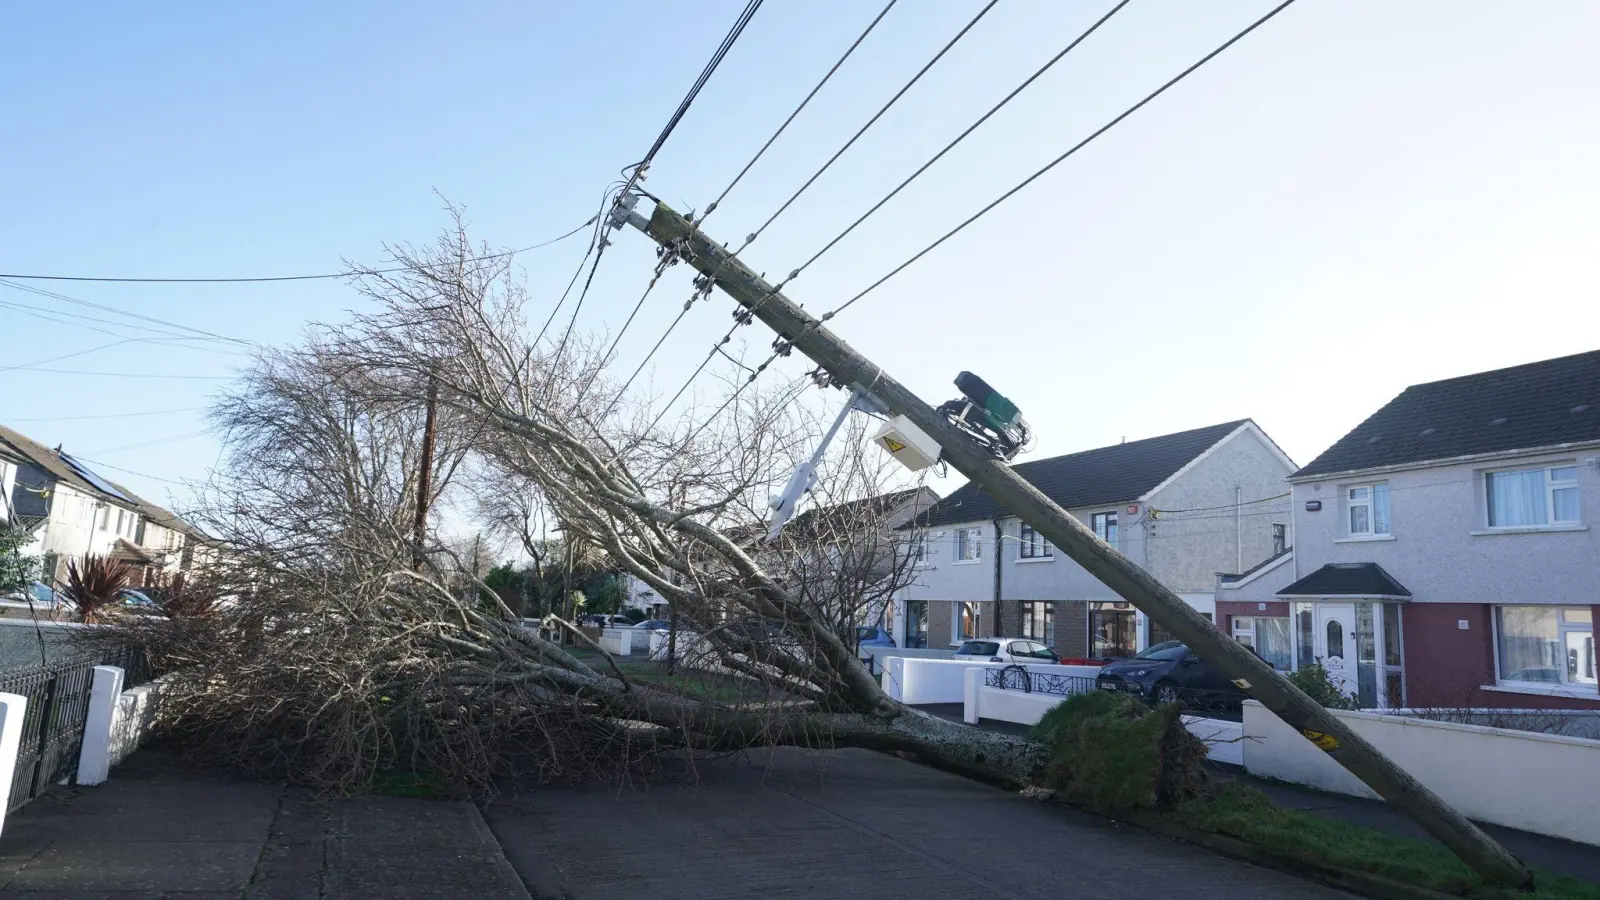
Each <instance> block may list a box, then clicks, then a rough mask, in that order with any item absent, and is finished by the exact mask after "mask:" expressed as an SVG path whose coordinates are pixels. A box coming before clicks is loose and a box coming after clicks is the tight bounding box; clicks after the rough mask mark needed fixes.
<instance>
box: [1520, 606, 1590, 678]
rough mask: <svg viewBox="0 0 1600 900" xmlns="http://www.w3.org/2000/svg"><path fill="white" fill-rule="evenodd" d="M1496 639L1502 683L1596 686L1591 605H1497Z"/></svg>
mask: <svg viewBox="0 0 1600 900" xmlns="http://www.w3.org/2000/svg"><path fill="white" fill-rule="evenodd" d="M1495 638H1496V641H1497V646H1498V648H1499V652H1500V671H1499V677H1500V680H1501V681H1515V682H1523V683H1531V684H1588V685H1592V684H1595V683H1596V678H1595V674H1596V673H1595V660H1594V613H1593V611H1592V610H1590V609H1589V608H1587V607H1581V606H1580V607H1565V608H1564V607H1559V606H1502V607H1499V608H1497V609H1496V610H1495Z"/></svg>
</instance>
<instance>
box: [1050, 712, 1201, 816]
mask: <svg viewBox="0 0 1600 900" xmlns="http://www.w3.org/2000/svg"><path fill="white" fill-rule="evenodd" d="M1033 735H1034V737H1036V738H1038V739H1040V740H1043V741H1045V742H1047V743H1049V744H1050V745H1051V751H1052V756H1051V761H1050V764H1049V766H1048V767H1047V769H1046V771H1045V777H1044V781H1045V784H1046V785H1047V786H1048V787H1052V788H1055V789H1056V790H1058V791H1060V792H1061V793H1062V794H1063V795H1064V796H1065V797H1066V798H1067V799H1069V800H1073V801H1075V802H1079V803H1083V804H1085V805H1088V806H1091V807H1093V808H1095V809H1100V810H1104V811H1108V812H1109V811H1114V810H1118V809H1132V808H1151V807H1170V806H1172V805H1174V804H1177V803H1180V802H1182V801H1184V800H1187V799H1189V798H1191V797H1194V796H1197V795H1198V794H1199V793H1200V792H1201V791H1202V790H1203V789H1204V788H1205V785H1206V781H1207V777H1206V772H1205V760H1206V748H1205V744H1203V743H1201V742H1200V740H1199V739H1198V738H1196V737H1195V736H1194V735H1192V734H1190V733H1189V730H1188V729H1187V728H1184V727H1183V721H1182V712H1181V710H1180V709H1179V707H1178V706H1177V705H1175V704H1167V705H1163V706H1159V707H1156V708H1155V709H1151V708H1150V707H1148V706H1146V705H1144V704H1143V703H1141V702H1139V701H1138V700H1136V699H1135V698H1133V697H1129V696H1127V695H1126V694H1117V693H1111V692H1107V691H1096V692H1094V693H1089V694H1078V695H1075V696H1073V697H1069V698H1067V700H1065V701H1064V702H1062V703H1061V704H1060V705H1059V706H1057V707H1056V708H1054V709H1052V710H1050V711H1049V712H1048V713H1046V714H1045V715H1044V717H1043V718H1041V719H1040V720H1039V724H1038V725H1036V726H1034V732H1033Z"/></svg>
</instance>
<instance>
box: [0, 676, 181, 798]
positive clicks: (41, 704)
mask: <svg viewBox="0 0 1600 900" xmlns="http://www.w3.org/2000/svg"><path fill="white" fill-rule="evenodd" d="M95 666H118V667H120V668H121V669H122V670H123V671H124V672H125V673H126V674H125V681H124V686H125V687H133V686H136V685H139V684H143V683H145V682H147V681H149V680H150V667H149V665H148V662H147V661H146V660H145V658H144V654H142V653H140V652H138V651H137V650H134V649H132V648H121V649H118V650H112V651H109V652H105V653H79V654H74V655H72V656H64V657H59V658H57V659H54V660H51V661H49V662H47V663H45V664H44V665H39V666H29V667H22V668H14V669H9V670H6V671H4V672H0V693H7V694H20V695H22V696H23V697H25V698H27V701H28V708H27V710H26V712H25V714H24V716H23V726H22V737H21V740H20V741H19V742H18V744H17V766H16V770H15V772H14V773H13V775H12V779H11V802H10V804H9V805H8V807H7V810H6V811H7V812H12V811H14V810H16V809H18V808H20V807H22V806H23V805H24V804H26V803H27V802H28V801H30V800H32V799H33V798H35V797H37V796H39V795H40V794H41V793H43V792H44V791H45V790H46V789H48V788H49V787H50V785H52V784H55V783H57V782H59V781H62V780H70V779H72V778H75V777H77V773H78V753H79V751H80V750H81V749H82V747H83V728H84V722H85V720H86V719H87V718H88V716H89V693H90V690H91V689H92V688H93V686H94V667H95Z"/></svg>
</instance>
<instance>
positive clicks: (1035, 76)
mask: <svg viewBox="0 0 1600 900" xmlns="http://www.w3.org/2000/svg"><path fill="white" fill-rule="evenodd" d="M1129 2H1130V0H1121V2H1119V3H1118V4H1117V5H1116V6H1113V7H1112V8H1111V11H1110V12H1108V13H1106V14H1105V15H1103V16H1101V17H1100V18H1099V19H1097V20H1096V21H1095V23H1094V24H1093V25H1090V26H1089V28H1088V29H1087V30H1086V31H1084V32H1083V33H1082V34H1080V35H1078V36H1077V37H1076V38H1074V39H1073V40H1072V43H1070V44H1068V45H1067V46H1066V47H1065V48H1063V49H1062V51H1061V52H1060V53H1057V54H1056V55H1055V56H1053V57H1051V58H1050V59H1049V60H1048V61H1047V62H1045V64H1044V65H1043V66H1040V67H1039V69H1038V71H1036V72H1034V73H1033V74H1032V75H1029V76H1028V78H1027V80H1025V81H1023V82H1022V83H1021V84H1019V85H1017V86H1016V88H1014V89H1013V90H1012V91H1011V93H1009V94H1007V95H1005V97H1003V98H1001V100H1000V102H999V103H996V104H995V105H994V106H993V107H991V108H990V109H989V111H988V112H986V113H984V114H983V115H982V116H980V117H979V118H978V121H976V122H973V123H972V124H971V125H968V126H967V129H966V130H965V131H963V132H961V133H960V134H958V135H956V137H955V140H953V141H951V142H950V143H948V144H945V145H944V148H943V149H941V150H940V151H939V152H938V153H935V154H934V155H933V156H932V157H930V158H929V159H928V161H927V162H925V163H923V164H922V165H921V166H919V167H918V168H917V170H916V171H915V172H912V173H911V174H910V175H908V176H906V179H905V180H904V181H902V182H900V183H899V184H898V185H896V186H895V189H894V190H892V191H890V192H889V193H887V194H885V195H884V197H883V199H882V200H879V201H878V202H877V203H874V204H873V205H872V208H870V209H868V210H867V211H866V212H864V213H862V214H861V217H860V218H858V219H856V220H855V221H854V222H851V223H850V227H848V228H846V229H845V230H844V231H841V232H839V235H838V236H837V237H835V238H834V239H833V240H831V241H829V242H828V243H827V244H826V245H825V246H824V247H823V248H822V249H821V250H818V251H817V252H816V253H815V254H813V255H812V257H811V258H810V259H808V260H806V261H805V262H804V263H802V264H801V265H800V267H799V268H798V269H795V270H794V271H793V272H792V273H790V275H789V277H788V278H786V279H784V283H785V284H787V283H788V282H790V281H793V280H794V279H795V278H797V277H799V275H800V273H801V272H804V271H805V270H806V269H808V268H810V266H811V264H812V263H814V262H816V261H817V260H818V259H820V258H822V255H823V254H824V253H827V252H828V251H829V250H832V249H833V247H834V245H835V244H837V243H839V242H840V241H842V240H844V239H845V236H846V235H848V234H850V232H852V231H855V230H856V227H857V226H859V225H860V224H861V223H862V222H865V221H866V220H867V219H868V218H870V217H871V216H872V214H873V213H876V212H877V211H878V210H879V209H882V208H883V205H884V204H885V203H888V202H889V201H890V200H892V199H894V197H895V195H897V194H899V193H900V192H901V191H902V190H904V189H905V187H906V185H909V184H910V183H911V182H913V181H915V180H917V179H918V178H919V177H921V176H922V173H924V172H926V171H928V169H929V168H930V167H931V166H932V165H933V164H934V163H936V162H938V161H939V160H940V159H943V158H944V155H945V154H946V153H949V152H950V151H951V150H953V149H955V147H956V145H957V144H959V143H961V142H962V141H964V140H966V139H967V136H968V135H970V134H972V133H973V132H974V131H977V130H978V128H979V127H980V126H982V125H983V123H985V122H987V121H989V118H990V117H991V116H993V115H994V114H995V113H997V112H999V111H1000V110H1001V109H1003V108H1004V107H1005V106H1006V104H1008V103H1010V102H1011V101H1012V100H1013V99H1015V98H1016V96H1017V95H1018V94H1020V93H1022V92H1023V91H1025V90H1027V89H1028V86H1029V85H1031V84H1033V83H1034V82H1035V81H1037V80H1038V78H1039V76H1041V75H1043V74H1044V73H1045V72H1048V71H1049V70H1050V69H1051V67H1053V66H1054V65H1055V64H1056V63H1058V62H1060V61H1061V60H1062V59H1063V58H1065V57H1066V55H1067V54H1068V53H1071V52H1072V50H1073V48H1075V47H1077V46H1078V45H1079V44H1081V43H1083V41H1084V39H1086V38H1088V37H1089V35H1091V34H1094V33H1095V31H1097V30H1098V29H1099V28H1100V26H1101V25H1104V24H1105V23H1106V22H1107V21H1108V20H1110V18H1111V17H1112V16H1114V15H1116V14H1117V13H1118V12H1120V11H1121V10H1122V8H1123V7H1124V6H1127V5H1128V3H1129ZM782 289H783V285H782V284H780V285H778V290H782Z"/></svg>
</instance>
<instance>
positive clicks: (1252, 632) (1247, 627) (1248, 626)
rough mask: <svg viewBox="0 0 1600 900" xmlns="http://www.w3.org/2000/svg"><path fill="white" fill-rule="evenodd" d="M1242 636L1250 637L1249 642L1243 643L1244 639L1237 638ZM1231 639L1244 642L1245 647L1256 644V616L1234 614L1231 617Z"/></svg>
mask: <svg viewBox="0 0 1600 900" xmlns="http://www.w3.org/2000/svg"><path fill="white" fill-rule="evenodd" d="M1242 637H1243V638H1249V639H1250V643H1248V644H1245V642H1244V641H1241V640H1239V639H1240V638H1242ZM1233 639H1234V641H1235V642H1236V643H1240V644H1244V645H1245V646H1246V647H1252V648H1253V647H1255V645H1256V617H1255V616H1234V617H1233Z"/></svg>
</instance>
